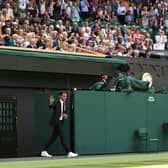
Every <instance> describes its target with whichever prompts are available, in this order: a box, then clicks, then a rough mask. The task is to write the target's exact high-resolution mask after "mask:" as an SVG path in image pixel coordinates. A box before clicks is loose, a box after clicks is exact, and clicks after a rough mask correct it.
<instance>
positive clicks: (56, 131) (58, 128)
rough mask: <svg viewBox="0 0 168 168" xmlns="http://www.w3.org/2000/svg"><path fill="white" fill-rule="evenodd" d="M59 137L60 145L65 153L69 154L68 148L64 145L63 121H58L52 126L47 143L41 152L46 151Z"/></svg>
mask: <svg viewBox="0 0 168 168" xmlns="http://www.w3.org/2000/svg"><path fill="white" fill-rule="evenodd" d="M58 136H59V137H60V139H61V144H62V146H63V147H64V150H65V152H66V153H69V152H70V148H69V146H68V145H67V144H66V141H65V135H64V129H63V121H62V120H59V121H58V123H57V124H56V125H55V126H54V128H53V132H52V134H51V137H50V138H49V141H48V143H47V144H46V145H45V146H44V148H43V150H48V148H49V147H50V146H51V145H52V144H53V143H54V142H55V141H56V139H57V137H58Z"/></svg>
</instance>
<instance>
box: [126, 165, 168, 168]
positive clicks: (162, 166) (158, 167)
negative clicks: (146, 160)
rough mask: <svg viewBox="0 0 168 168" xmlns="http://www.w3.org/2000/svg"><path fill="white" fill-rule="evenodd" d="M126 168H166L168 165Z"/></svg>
mask: <svg viewBox="0 0 168 168" xmlns="http://www.w3.org/2000/svg"><path fill="white" fill-rule="evenodd" d="M127 168H168V165H152V166H136V167H127Z"/></svg>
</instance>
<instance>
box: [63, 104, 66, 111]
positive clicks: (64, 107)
mask: <svg viewBox="0 0 168 168" xmlns="http://www.w3.org/2000/svg"><path fill="white" fill-rule="evenodd" d="M65 111H66V106H65V102H64V103H63V112H65Z"/></svg>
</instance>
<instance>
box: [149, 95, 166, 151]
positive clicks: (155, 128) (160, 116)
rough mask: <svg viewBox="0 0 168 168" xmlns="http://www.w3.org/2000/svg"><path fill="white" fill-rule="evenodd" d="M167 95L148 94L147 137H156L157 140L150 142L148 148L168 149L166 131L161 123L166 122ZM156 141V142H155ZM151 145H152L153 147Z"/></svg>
mask: <svg viewBox="0 0 168 168" xmlns="http://www.w3.org/2000/svg"><path fill="white" fill-rule="evenodd" d="M167 99H168V96H167V95H164V94H149V95H148V97H147V100H146V101H147V102H148V106H147V120H148V129H149V138H152V139H153V138H157V139H159V141H158V142H150V144H149V150H157V149H156V147H157V145H158V146H159V150H162V151H167V150H168V132H167V131H164V129H163V123H165V122H168V103H167ZM156 143H158V144H156ZM151 146H154V147H155V149H154V147H153V149H152V148H151Z"/></svg>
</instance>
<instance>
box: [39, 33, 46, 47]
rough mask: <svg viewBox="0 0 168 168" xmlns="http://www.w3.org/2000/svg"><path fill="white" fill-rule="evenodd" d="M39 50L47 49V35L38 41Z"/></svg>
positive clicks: (43, 35)
mask: <svg viewBox="0 0 168 168" xmlns="http://www.w3.org/2000/svg"><path fill="white" fill-rule="evenodd" d="M37 48H40V49H45V48H46V35H45V34H42V35H41V36H40V39H39V40H38V41H37Z"/></svg>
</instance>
